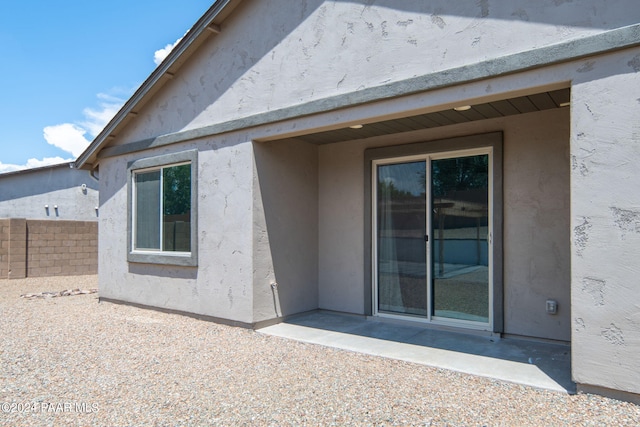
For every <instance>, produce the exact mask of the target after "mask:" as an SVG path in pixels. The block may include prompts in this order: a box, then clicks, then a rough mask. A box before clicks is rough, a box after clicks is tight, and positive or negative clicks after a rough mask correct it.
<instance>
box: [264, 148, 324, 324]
mask: <svg viewBox="0 0 640 427" xmlns="http://www.w3.org/2000/svg"><path fill="white" fill-rule="evenodd" d="M254 152H255V163H256V173H257V177H258V181H259V186H260V193H261V197H262V198H261V203H262V207H263V209H264V223H262V218H259V219H258V218H256V219H254V222H255V226H254V230H260V232H262V233H265V234H266V238H265V236H264V235H262V236H258V237H256V236H254V238H255V239H256V240H257V248H256V249H255V250H257V251H258V252H262V253H257V255H258V257H259V258H260V260H261V262H263V264H261V268H263V269H264V270H265V271H263V272H261V273H260V274H256V277H267V276H269V275H270V274H269V270H270V269H271V268H272V269H273V276H274V277H275V281H276V283H277V287H271V286H270V285H271V283H267V282H266V281H265V283H257V284H256V286H258V287H261V289H260V292H258V293H262V295H266V294H265V293H264V292H267V293H268V294H269V296H268V297H265V298H264V299H263V300H262V301H261V302H260V304H261V305H262V306H261V308H262V312H263V313H270V315H271V316H272V317H276V316H287V315H290V314H294V313H300V312H304V311H308V310H314V309H316V308H318V150H317V147H316V146H313V145H310V144H306V143H297V142H291V141H286V142H285V141H282V142H270V143H255V144H254ZM265 245H267V246H268V247H265ZM255 255H256V254H254V256H255ZM269 260H270V261H271V262H270V263H269ZM257 291H258V289H257ZM262 291H264V292H262ZM261 320H262V319H261Z"/></svg>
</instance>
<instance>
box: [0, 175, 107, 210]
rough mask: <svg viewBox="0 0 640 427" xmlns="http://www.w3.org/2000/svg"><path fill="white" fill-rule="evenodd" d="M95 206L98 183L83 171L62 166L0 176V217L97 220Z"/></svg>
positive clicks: (96, 204)
mask: <svg viewBox="0 0 640 427" xmlns="http://www.w3.org/2000/svg"><path fill="white" fill-rule="evenodd" d="M82 184H85V185H86V189H85V190H83V189H82ZM45 206H48V209H47V208H46V207H45ZM55 206H58V208H57V209H56V208H55ZM97 206H98V182H97V181H96V180H95V179H94V178H92V177H91V176H90V174H89V172H88V171H85V170H78V169H71V168H69V166H67V165H63V166H52V167H47V168H40V169H34V170H27V171H21V172H17V173H10V174H0V218H26V219H51V220H55V219H62V220H76V221H97V219H98V212H97V211H96V209H95V208H96V207H97Z"/></svg>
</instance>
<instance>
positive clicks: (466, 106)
mask: <svg viewBox="0 0 640 427" xmlns="http://www.w3.org/2000/svg"><path fill="white" fill-rule="evenodd" d="M453 109H454V110H456V111H467V110H470V109H471V105H461V106H459V107H454V108H453Z"/></svg>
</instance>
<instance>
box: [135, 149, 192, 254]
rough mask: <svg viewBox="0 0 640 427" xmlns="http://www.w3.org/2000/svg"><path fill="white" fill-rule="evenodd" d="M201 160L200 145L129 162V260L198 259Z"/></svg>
mask: <svg viewBox="0 0 640 427" xmlns="http://www.w3.org/2000/svg"><path fill="white" fill-rule="evenodd" d="M196 164H197V152H196V151H187V152H182V153H175V154H169V155H164V156H158V157H151V158H146V159H140V160H136V161H134V162H132V163H130V164H129V209H128V210H129V215H128V216H129V226H128V229H129V245H130V250H129V256H128V260H129V261H131V262H144V263H154V264H176V265H186V266H190V265H197V250H196V247H197V244H196V243H197V242H196V238H195V237H196V233H195V226H196V224H195V219H196V216H195V212H196V200H197V198H196V197H195V189H196V185H195V177H196V173H195V171H196Z"/></svg>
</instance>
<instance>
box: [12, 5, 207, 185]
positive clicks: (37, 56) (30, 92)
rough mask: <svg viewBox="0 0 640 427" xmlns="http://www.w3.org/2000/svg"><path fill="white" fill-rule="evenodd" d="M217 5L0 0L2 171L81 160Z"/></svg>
mask: <svg viewBox="0 0 640 427" xmlns="http://www.w3.org/2000/svg"><path fill="white" fill-rule="evenodd" d="M212 3H213V0H188V1H184V2H178V1H175V0H174V1H168V0H155V1H132V0H109V1H91V0H82V1H80V0H57V1H45V0H38V1H35V0H3V1H2V2H0V173H2V172H7V171H12V170H18V169H22V168H25V167H37V166H43V165H45V164H51V163H61V162H64V161H67V160H72V159H75V157H77V155H78V154H79V153H80V152H81V151H82V149H84V148H85V146H86V145H87V141H91V140H92V139H93V138H94V137H95V135H96V134H97V133H99V131H100V130H101V129H102V127H104V125H105V124H106V122H107V121H108V120H109V119H110V118H111V117H112V116H113V114H115V112H116V111H117V109H118V108H119V107H120V106H121V105H122V103H123V102H124V101H126V100H127V99H128V98H129V97H130V96H131V95H132V94H133V92H134V91H135V89H136V88H137V87H138V86H139V85H140V84H141V83H142V82H143V81H144V80H145V79H146V78H147V77H148V76H149V74H150V73H151V72H152V71H153V70H154V68H155V67H156V63H155V62H154V57H155V56H156V55H158V56H159V57H162V52H163V50H165V51H166V50H167V49H166V48H167V45H173V44H174V43H175V42H176V41H177V40H178V39H179V38H181V37H182V36H183V35H184V34H185V32H186V31H187V30H188V29H189V28H191V26H192V25H193V24H195V22H196V21H197V20H198V18H200V16H202V14H204V12H206V11H207V9H208V8H209V7H210V6H211V4H212ZM155 59H156V60H157V59H158V58H155Z"/></svg>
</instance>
